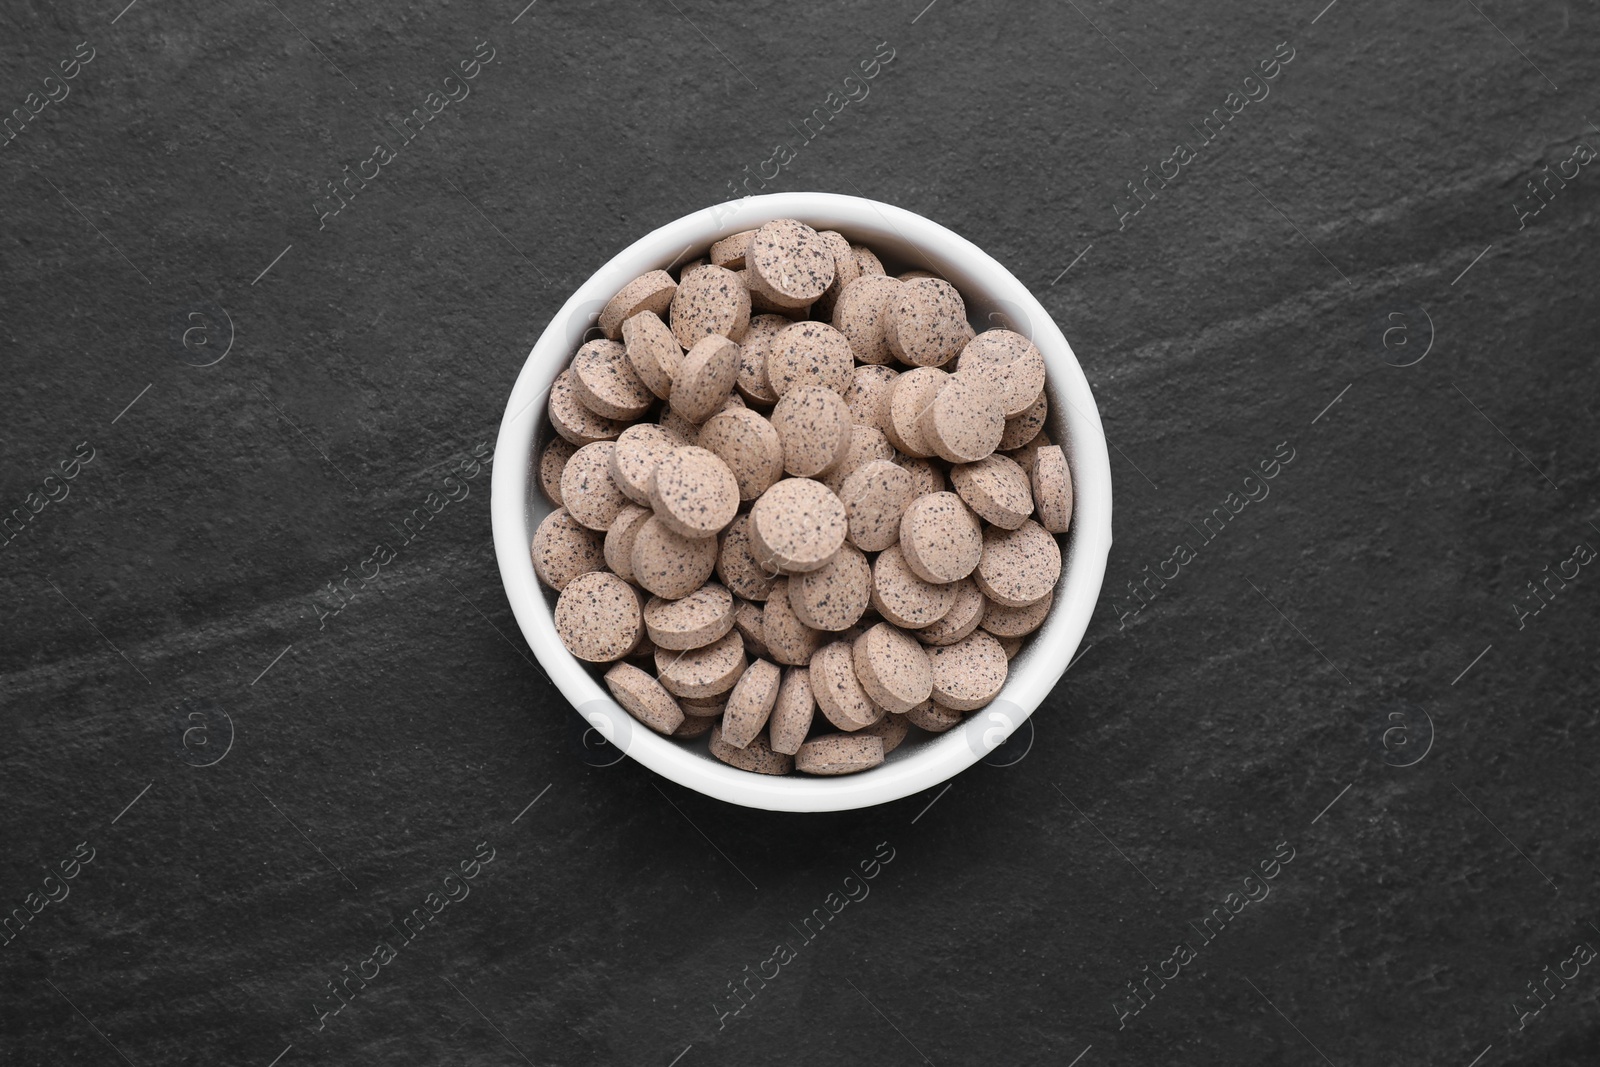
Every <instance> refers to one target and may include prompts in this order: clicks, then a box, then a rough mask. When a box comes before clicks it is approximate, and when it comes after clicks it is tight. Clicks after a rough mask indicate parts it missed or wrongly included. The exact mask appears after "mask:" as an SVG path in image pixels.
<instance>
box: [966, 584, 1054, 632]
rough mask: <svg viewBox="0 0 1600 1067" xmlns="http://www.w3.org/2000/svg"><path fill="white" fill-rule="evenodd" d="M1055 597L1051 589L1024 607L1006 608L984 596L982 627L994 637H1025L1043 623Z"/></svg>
mask: <svg viewBox="0 0 1600 1067" xmlns="http://www.w3.org/2000/svg"><path fill="white" fill-rule="evenodd" d="M1055 599H1056V597H1055V593H1054V592H1053V591H1052V592H1050V593H1047V594H1045V595H1044V596H1043V597H1041V598H1040V599H1038V600H1035V601H1034V602H1033V603H1032V604H1029V605H1027V606H1026V607H1021V608H1008V607H1003V606H1001V605H999V604H995V603H992V602H989V601H988V600H987V598H985V603H987V604H988V607H987V609H986V610H985V611H984V613H983V624H982V625H983V628H984V629H985V630H988V631H989V632H990V633H992V634H994V635H995V636H996V637H1026V636H1028V635H1029V634H1031V633H1033V631H1035V630H1037V629H1038V628H1039V627H1041V626H1043V625H1044V620H1045V619H1046V618H1047V617H1048V616H1049V614H1050V606H1051V605H1052V604H1054V603H1055Z"/></svg>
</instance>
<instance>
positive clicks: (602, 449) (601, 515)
mask: <svg viewBox="0 0 1600 1067" xmlns="http://www.w3.org/2000/svg"><path fill="white" fill-rule="evenodd" d="M616 447H617V446H616V445H615V444H613V443H612V442H610V441H596V442H595V443H594V444H592V445H584V446H583V447H582V448H580V449H578V451H576V452H574V453H573V454H572V458H571V459H569V460H568V461H567V466H566V468H565V469H564V470H563V471H562V472H561V499H562V500H564V501H566V508H567V510H568V511H569V512H571V513H572V517H573V518H575V519H577V520H578V521H579V522H581V523H583V524H584V525H585V526H587V527H589V529H591V530H605V529H607V528H608V527H609V526H610V525H611V520H613V519H615V518H616V517H617V513H618V512H619V511H621V510H622V509H623V507H625V506H626V505H627V503H628V498H627V497H626V496H623V495H622V490H621V489H619V488H618V487H617V483H616V482H614V481H612V479H611V455H612V452H613V451H614V450H615V449H616Z"/></svg>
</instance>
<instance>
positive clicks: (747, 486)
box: [695, 408, 783, 500]
mask: <svg viewBox="0 0 1600 1067" xmlns="http://www.w3.org/2000/svg"><path fill="white" fill-rule="evenodd" d="M695 443H696V444H698V445H699V446H700V447H701V448H703V449H705V450H706V451H708V452H711V453H714V454H715V455H716V456H717V458H718V459H720V460H722V462H724V463H726V464H727V465H728V469H729V470H730V471H732V472H733V480H734V482H735V483H737V484H738V486H739V499H740V500H754V499H755V498H756V497H758V496H760V495H761V494H762V493H764V492H766V491H767V489H768V488H770V487H771V486H772V485H773V483H775V482H776V481H777V480H778V479H779V478H782V477H783V441H782V440H781V439H779V437H778V431H777V430H775V429H773V426H772V423H770V422H768V421H767V420H766V419H764V418H763V417H762V416H761V415H760V414H759V413H757V412H754V411H751V410H750V409H749V408H729V409H728V410H726V411H719V412H718V413H717V414H715V415H713V416H711V418H709V419H707V420H706V423H705V425H704V426H702V427H700V436H699V439H698V440H697V441H696V442H695Z"/></svg>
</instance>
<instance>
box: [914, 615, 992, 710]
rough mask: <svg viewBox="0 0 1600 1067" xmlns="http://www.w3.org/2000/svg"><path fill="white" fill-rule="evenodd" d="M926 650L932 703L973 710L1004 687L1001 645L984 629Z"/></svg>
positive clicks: (950, 707)
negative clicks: (951, 642)
mask: <svg viewBox="0 0 1600 1067" xmlns="http://www.w3.org/2000/svg"><path fill="white" fill-rule="evenodd" d="M927 654H928V662H929V663H930V664H932V666H933V699H934V703H936V704H939V705H941V706H943V707H946V708H949V709H951V710H953V711H976V710H977V709H978V708H981V707H983V706H984V705H985V704H987V703H989V701H991V700H993V699H994V698H995V697H996V696H998V695H999V694H1000V690H1001V689H1002V688H1004V687H1005V684H1006V674H1007V672H1008V671H1009V669H1010V668H1009V666H1008V661H1007V659H1006V653H1005V649H1003V648H1001V647H1000V642H998V641H996V640H995V639H994V637H993V636H992V635H990V634H989V633H988V632H987V631H985V630H977V631H974V632H973V633H972V634H970V635H969V636H967V637H965V638H963V639H962V640H960V641H957V642H956V643H955V644H953V645H943V646H932V647H929V648H928V649H927ZM913 721H914V720H913Z"/></svg>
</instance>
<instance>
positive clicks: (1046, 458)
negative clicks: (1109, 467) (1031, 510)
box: [1033, 445, 1072, 534]
mask: <svg viewBox="0 0 1600 1067" xmlns="http://www.w3.org/2000/svg"><path fill="white" fill-rule="evenodd" d="M1033 498H1034V500H1035V502H1036V503H1037V504H1038V507H1039V525H1040V526H1043V527H1044V528H1045V529H1046V530H1047V531H1049V532H1050V533H1053V534H1059V533H1066V532H1067V529H1068V528H1069V527H1070V526H1071V525H1072V472H1071V471H1070V470H1069V469H1068V468H1067V454H1066V452H1064V451H1062V448H1061V446H1060V445H1046V446H1045V447H1043V448H1041V449H1039V451H1037V452H1035V453H1034V455H1033Z"/></svg>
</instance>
